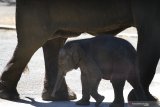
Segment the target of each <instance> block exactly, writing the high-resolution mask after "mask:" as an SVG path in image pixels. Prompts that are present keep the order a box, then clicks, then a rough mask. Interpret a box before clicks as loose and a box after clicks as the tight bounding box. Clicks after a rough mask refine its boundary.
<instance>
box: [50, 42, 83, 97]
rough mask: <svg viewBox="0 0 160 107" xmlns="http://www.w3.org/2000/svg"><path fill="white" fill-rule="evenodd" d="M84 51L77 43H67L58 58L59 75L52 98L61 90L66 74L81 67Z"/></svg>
mask: <svg viewBox="0 0 160 107" xmlns="http://www.w3.org/2000/svg"><path fill="white" fill-rule="evenodd" d="M82 51H83V50H82V49H81V48H80V46H79V45H78V44H76V43H74V44H70V43H67V44H66V45H65V46H64V47H63V48H62V49H61V50H60V51H59V56H58V75H57V80H56V84H55V87H54V90H53V92H52V96H53V97H54V95H55V93H56V91H57V90H59V88H60V86H61V83H62V81H63V79H64V76H65V75H66V73H67V72H68V71H70V70H72V69H77V68H78V67H79V62H80V59H81V53H82Z"/></svg>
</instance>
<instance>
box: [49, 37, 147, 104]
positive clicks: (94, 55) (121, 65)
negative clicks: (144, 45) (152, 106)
mask: <svg viewBox="0 0 160 107" xmlns="http://www.w3.org/2000/svg"><path fill="white" fill-rule="evenodd" d="M58 62H59V63H58V64H59V72H58V77H57V81H56V84H55V88H54V90H53V93H52V95H53V96H54V95H55V93H56V91H57V90H59V88H60V86H61V82H62V80H63V77H64V76H65V75H66V73H67V72H68V71H70V70H72V69H77V68H78V67H80V69H81V81H82V94H83V96H82V99H81V100H79V101H78V102H77V103H76V104H78V105H88V104H89V99H90V95H91V96H92V97H93V98H94V99H95V100H96V106H98V105H99V104H100V103H101V102H102V101H103V99H104V96H101V95H99V94H98V92H97V90H98V85H99V83H100V80H101V79H102V78H103V79H106V80H110V81H111V83H112V85H113V88H114V93H115V99H114V101H113V103H112V104H111V105H110V107H123V106H124V98H123V87H124V84H125V81H126V80H127V81H128V82H129V83H130V84H131V85H132V87H133V88H134V89H135V91H136V93H137V95H136V97H137V99H138V100H139V101H140V100H145V99H144V98H145V94H144V91H143V89H142V86H141V84H140V80H139V73H138V72H139V70H138V67H137V56H136V50H135V49H134V47H133V46H132V45H131V44H130V43H129V42H127V41H126V40H123V39H120V38H116V37H112V36H98V37H95V38H91V39H83V40H76V41H71V42H68V43H66V44H65V46H64V47H63V48H62V49H61V50H60V52H59V59H58Z"/></svg>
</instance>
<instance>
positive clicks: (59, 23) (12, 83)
mask: <svg viewBox="0 0 160 107" xmlns="http://www.w3.org/2000/svg"><path fill="white" fill-rule="evenodd" d="M16 6H17V8H16V27H17V38H18V44H17V47H16V49H15V52H14V54H13V57H12V58H11V60H10V61H9V62H8V64H7V65H6V67H5V68H4V71H3V73H2V75H1V78H0V97H1V98H4V99H15V98H18V97H19V94H18V92H17V89H16V87H17V83H18V81H19V79H20V77H21V74H22V72H23V70H24V68H25V66H26V64H27V63H28V61H29V60H30V58H31V57H32V55H33V54H34V52H35V51H36V50H37V49H38V48H40V47H43V51H44V58H45V67H46V74H45V82H44V90H43V93H42V98H43V99H44V100H68V99H74V98H75V95H74V93H72V92H71V93H69V92H68V88H67V85H66V83H65V80H64V81H63V85H62V87H61V89H60V90H59V91H57V93H56V95H55V97H54V98H52V97H51V96H50V95H51V92H52V89H53V88H54V84H55V80H56V76H57V55H58V51H59V49H60V47H61V46H62V45H63V44H64V42H65V40H66V39H67V38H68V37H70V36H78V35H79V34H81V33H83V32H88V33H90V34H94V35H99V34H106V33H111V34H117V33H119V32H120V31H122V30H124V29H125V28H128V27H130V26H134V27H136V28H137V31H138V47H137V50H138V59H139V61H138V63H139V67H140V77H141V81H142V86H143V88H144V89H145V93H146V94H147V97H148V100H152V101H153V100H156V99H155V98H154V97H152V95H151V94H150V93H149V85H150V83H151V81H152V79H153V77H154V74H155V70H156V66H157V63H158V61H159V57H160V36H159V33H160V32H159V31H160V20H159V19H160V4H159V1H158V0H147V1H143V0H76V1H75V0H17V4H16ZM133 99H134V90H132V91H131V93H130V94H129V100H133Z"/></svg>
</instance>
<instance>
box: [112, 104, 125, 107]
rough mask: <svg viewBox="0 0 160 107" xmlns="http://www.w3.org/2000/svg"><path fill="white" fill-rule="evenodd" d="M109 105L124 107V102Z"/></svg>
mask: <svg viewBox="0 0 160 107" xmlns="http://www.w3.org/2000/svg"><path fill="white" fill-rule="evenodd" d="M109 107H124V103H111V104H110V105H109Z"/></svg>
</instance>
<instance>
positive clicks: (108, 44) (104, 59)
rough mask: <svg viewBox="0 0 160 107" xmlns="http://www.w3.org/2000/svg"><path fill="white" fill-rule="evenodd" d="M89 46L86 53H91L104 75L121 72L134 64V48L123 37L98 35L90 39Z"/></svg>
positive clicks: (126, 70)
mask: <svg viewBox="0 0 160 107" xmlns="http://www.w3.org/2000/svg"><path fill="white" fill-rule="evenodd" d="M89 47H90V48H89V49H88V50H87V51H88V52H87V53H90V54H91V57H92V58H93V59H94V60H95V61H96V63H97V64H98V66H99V67H100V69H101V71H102V72H103V73H104V74H106V75H110V73H114V72H116V73H118V72H119V73H120V74H123V73H125V72H129V71H130V70H131V69H133V68H134V66H135V63H136V50H135V49H134V47H133V46H132V45H131V44H130V43H129V42H128V41H126V40H124V39H120V38H116V37H110V36H102V37H101V36H100V37H96V38H94V39H92V41H91V42H90V45H89ZM106 78H108V76H107V77H106Z"/></svg>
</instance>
